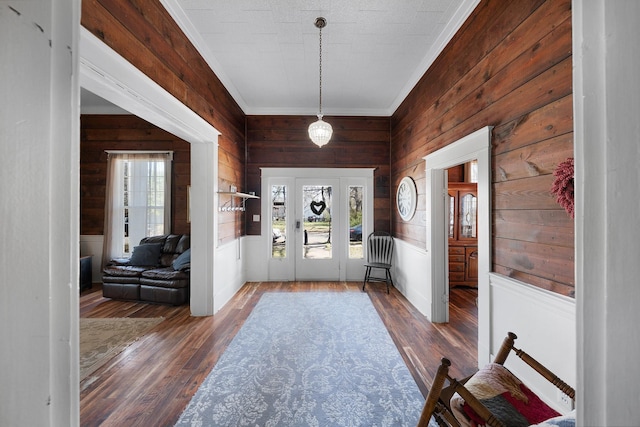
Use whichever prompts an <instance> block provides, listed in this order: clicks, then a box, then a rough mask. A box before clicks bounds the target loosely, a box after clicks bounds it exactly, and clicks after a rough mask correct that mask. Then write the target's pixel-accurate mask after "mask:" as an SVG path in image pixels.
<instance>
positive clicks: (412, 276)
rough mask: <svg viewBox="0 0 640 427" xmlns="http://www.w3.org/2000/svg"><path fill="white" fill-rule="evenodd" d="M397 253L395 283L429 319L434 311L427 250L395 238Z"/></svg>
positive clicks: (395, 257) (394, 264)
mask: <svg viewBox="0 0 640 427" xmlns="http://www.w3.org/2000/svg"><path fill="white" fill-rule="evenodd" d="M394 241H395V248H396V250H395V254H394V260H393V269H392V270H391V273H392V274H393V283H394V284H395V287H396V289H398V290H399V291H400V293H402V295H404V296H405V297H406V298H407V299H408V300H409V302H411V304H412V305H413V306H414V307H416V308H417V309H418V310H419V311H420V313H422V314H423V315H424V316H425V317H426V318H427V319H429V320H431V319H430V318H429V315H430V313H432V312H433V309H432V307H431V304H432V300H431V298H432V297H431V292H430V288H429V287H428V286H427V279H426V278H427V277H428V275H429V262H428V257H427V251H426V250H424V249H420V248H418V247H417V246H414V245H410V244H408V243H406V242H405V241H403V240H400V239H394Z"/></svg>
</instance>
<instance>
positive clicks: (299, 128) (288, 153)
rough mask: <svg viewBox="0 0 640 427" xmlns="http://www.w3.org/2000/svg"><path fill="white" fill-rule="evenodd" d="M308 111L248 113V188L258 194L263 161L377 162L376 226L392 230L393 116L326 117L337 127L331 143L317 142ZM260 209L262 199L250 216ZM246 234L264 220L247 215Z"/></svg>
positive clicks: (306, 164)
mask: <svg viewBox="0 0 640 427" xmlns="http://www.w3.org/2000/svg"><path fill="white" fill-rule="evenodd" d="M316 120H317V118H315V117H309V116H306V117H305V116H248V117H247V191H255V192H256V194H260V192H261V188H260V185H261V184H260V182H261V181H260V168H261V167H300V168H317V167H325V168H334V167H335V168H376V170H375V172H374V179H375V188H374V210H375V213H374V215H375V225H374V226H375V229H376V230H384V231H389V230H390V210H391V209H390V197H389V176H390V169H389V118H388V117H326V116H325V117H324V120H325V121H326V122H328V123H330V124H331V126H332V127H333V136H332V138H331V141H330V142H329V144H327V145H325V146H324V147H322V148H318V147H317V146H316V145H314V144H313V143H312V142H311V140H310V139H309V134H308V132H307V129H308V127H309V125H310V124H311V123H312V122H314V121H316ZM259 213H260V203H259V202H258V201H249V202H248V203H247V218H252V215H253V214H259ZM247 225H248V226H247V234H255V235H258V234H260V223H259V222H253V221H248V222H247Z"/></svg>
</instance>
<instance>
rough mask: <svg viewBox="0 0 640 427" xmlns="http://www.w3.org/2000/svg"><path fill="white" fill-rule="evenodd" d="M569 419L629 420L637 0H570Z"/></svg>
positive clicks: (638, 156) (638, 99)
mask: <svg viewBox="0 0 640 427" xmlns="http://www.w3.org/2000/svg"><path fill="white" fill-rule="evenodd" d="M572 16H573V18H572V19H573V37H574V40H573V62H574V74H573V81H574V84H573V87H574V117H575V121H574V130H575V159H576V161H575V163H576V175H575V179H576V298H577V302H578V305H577V328H578V332H577V336H578V340H577V349H578V358H577V361H578V363H577V366H578V374H577V377H578V386H577V390H576V392H577V396H578V401H577V407H578V425H592V426H596V425H598V426H604V425H610V426H634V425H638V405H639V403H640V391H639V390H640V386H639V385H638V378H640V364H638V358H639V357H640V334H638V332H637V328H638V326H637V325H638V324H640V310H638V301H640V286H638V277H640V262H638V254H640V248H639V244H640V239H638V227H637V225H636V224H635V222H634V221H635V218H636V217H637V212H638V210H639V208H640V168H638V164H640V150H639V149H638V147H640V128H639V125H638V123H639V120H638V118H639V117H640V81H639V79H638V70H639V69H640V55H638V54H637V46H638V45H639V44H640V27H638V20H639V19H640V2H637V1H633V0H628V1H607V0H590V1H584V2H583V1H574V2H572Z"/></svg>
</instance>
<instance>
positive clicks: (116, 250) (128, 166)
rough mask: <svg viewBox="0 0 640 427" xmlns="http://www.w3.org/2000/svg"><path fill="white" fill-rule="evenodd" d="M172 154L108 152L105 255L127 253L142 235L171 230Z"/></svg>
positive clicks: (155, 234)
mask: <svg viewBox="0 0 640 427" xmlns="http://www.w3.org/2000/svg"><path fill="white" fill-rule="evenodd" d="M172 157H173V156H172V153H170V152H169V153H167V152H160V153H146V152H145V153H135V152H133V153H123V152H117V153H116V152H110V153H109V160H108V162H109V166H108V172H107V202H106V204H105V248H106V249H108V251H105V257H108V258H117V257H128V256H129V255H130V254H131V252H132V251H133V248H134V247H135V246H136V245H137V244H138V243H139V242H140V240H141V239H142V238H144V237H148V236H157V235H161V234H166V233H169V232H170V229H171V161H172Z"/></svg>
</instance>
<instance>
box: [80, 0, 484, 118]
mask: <svg viewBox="0 0 640 427" xmlns="http://www.w3.org/2000/svg"><path fill="white" fill-rule="evenodd" d="M161 2H162V4H163V5H164V7H165V8H166V9H167V10H168V11H169V13H171V15H172V16H173V17H174V19H175V20H176V22H177V23H178V25H180V27H181V28H182V30H183V31H184V32H185V34H186V35H187V36H188V37H189V39H190V40H191V42H192V43H193V44H194V46H195V47H196V48H197V49H198V50H199V51H200V53H201V54H202V56H203V57H204V59H205V60H206V61H207V63H208V64H209V66H210V67H211V68H212V69H213V71H214V72H215V73H216V75H217V76H218V77H219V78H220V80H221V81H222V83H223V84H224V85H225V87H226V88H227V90H228V91H229V92H230V93H231V95H232V96H233V97H234V99H235V100H236V102H237V103H238V104H239V105H240V107H241V108H242V110H243V111H244V113H245V114H248V115H263V114H268V115H271V114H273V115H280V114H293V115H315V114H317V113H318V101H319V99H318V98H319V93H318V92H319V87H318V86H319V81H318V80H319V70H318V68H319V31H318V29H317V28H316V27H315V25H314V22H315V20H316V18H317V17H319V16H323V17H325V18H326V19H327V26H326V27H325V28H324V29H323V30H322V112H323V114H325V115H373V116H390V115H392V114H393V112H394V111H395V110H396V108H397V107H398V106H399V105H400V103H401V102H402V101H403V100H404V98H405V97H406V96H407V94H408V93H409V91H410V90H411V89H412V88H413V87H414V86H415V84H416V83H417V82H418V80H419V79H420V77H422V75H423V74H424V72H425V71H426V70H427V69H428V68H429V66H430V65H431V63H432V62H433V61H434V60H435V58H436V57H437V56H438V54H439V53H440V52H441V51H442V49H443V48H444V46H445V45H446V44H447V43H448V42H449V40H450V39H451V37H452V36H453V35H454V34H455V32H456V31H457V30H458V29H459V27H460V26H461V25H462V23H463V22H464V21H465V20H466V19H467V17H468V16H469V15H470V13H471V12H472V11H473V9H474V8H475V7H476V6H477V4H478V2H479V0H161ZM83 92H86V91H83ZM96 102H97V100H95V99H94V100H91V99H90V95H88V94H86V93H83V98H82V103H83V104H82V106H83V112H85V111H87V109H89V108H91V109H93V110H95V111H98V109H99V107H98V106H97V104H95V105H94V103H96Z"/></svg>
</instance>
